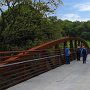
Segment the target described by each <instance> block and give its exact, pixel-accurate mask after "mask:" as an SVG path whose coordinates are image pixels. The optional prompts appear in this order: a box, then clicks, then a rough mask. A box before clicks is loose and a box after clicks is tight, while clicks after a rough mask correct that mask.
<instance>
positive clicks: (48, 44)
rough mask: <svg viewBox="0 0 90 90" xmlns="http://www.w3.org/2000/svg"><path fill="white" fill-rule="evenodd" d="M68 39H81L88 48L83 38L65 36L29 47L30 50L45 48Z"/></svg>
mask: <svg viewBox="0 0 90 90" xmlns="http://www.w3.org/2000/svg"><path fill="white" fill-rule="evenodd" d="M70 40H79V41H81V42H82V43H83V44H84V45H85V46H86V47H87V48H89V46H88V44H87V42H86V41H85V40H84V39H81V38H79V37H65V38H62V39H57V40H53V41H51V42H47V43H44V44H41V45H39V46H36V47H33V48H31V49H29V50H30V51H33V50H42V49H46V48H48V47H52V46H55V45H57V44H60V43H64V42H66V41H70Z"/></svg>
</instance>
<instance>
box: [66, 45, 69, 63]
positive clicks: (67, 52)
mask: <svg viewBox="0 0 90 90" xmlns="http://www.w3.org/2000/svg"><path fill="white" fill-rule="evenodd" d="M65 57H66V64H70V50H69V48H68V47H67V46H66V47H65Z"/></svg>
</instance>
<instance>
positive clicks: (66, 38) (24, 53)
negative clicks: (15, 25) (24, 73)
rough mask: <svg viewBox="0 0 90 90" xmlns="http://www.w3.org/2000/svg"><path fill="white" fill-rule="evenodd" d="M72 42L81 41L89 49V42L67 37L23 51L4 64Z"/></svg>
mask: <svg viewBox="0 0 90 90" xmlns="http://www.w3.org/2000/svg"><path fill="white" fill-rule="evenodd" d="M70 40H78V41H81V42H82V43H83V44H84V45H85V46H86V47H87V48H89V46H88V44H87V42H86V41H85V40H84V39H81V38H79V37H65V38H62V39H57V40H53V41H51V42H47V43H44V44H41V45H38V46H36V47H33V48H31V49H28V50H26V51H22V52H21V53H19V54H17V55H16V56H12V57H11V58H9V59H7V60H5V61H3V62H2V64H6V63H11V62H16V61H17V59H18V58H19V59H20V58H21V57H23V56H24V55H26V54H28V53H29V52H31V53H35V51H37V50H44V49H47V48H49V47H52V46H55V45H57V44H60V43H64V42H66V41H70Z"/></svg>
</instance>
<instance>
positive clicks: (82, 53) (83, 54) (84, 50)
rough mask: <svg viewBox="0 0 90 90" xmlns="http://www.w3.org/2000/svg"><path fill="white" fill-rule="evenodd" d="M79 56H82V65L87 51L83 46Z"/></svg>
mask: <svg viewBox="0 0 90 90" xmlns="http://www.w3.org/2000/svg"><path fill="white" fill-rule="evenodd" d="M81 56H82V58H83V64H84V63H86V58H87V49H86V48H85V46H83V47H82V50H81Z"/></svg>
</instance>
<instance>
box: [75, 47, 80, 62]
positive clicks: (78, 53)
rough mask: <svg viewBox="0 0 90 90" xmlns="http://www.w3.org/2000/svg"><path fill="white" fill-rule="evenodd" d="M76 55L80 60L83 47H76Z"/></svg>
mask: <svg viewBox="0 0 90 90" xmlns="http://www.w3.org/2000/svg"><path fill="white" fill-rule="evenodd" d="M76 55H77V61H80V56H81V48H80V46H78V47H77V49H76Z"/></svg>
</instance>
